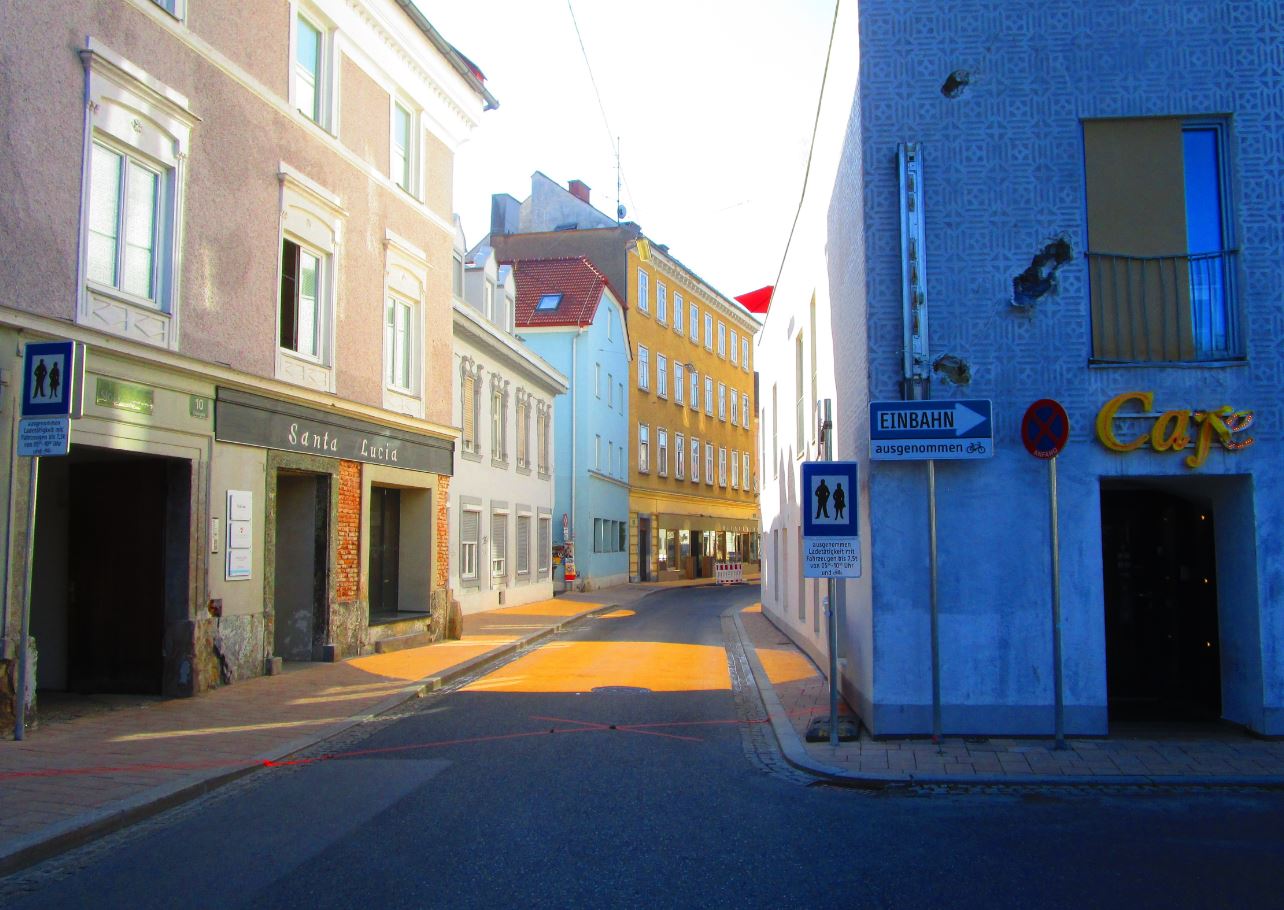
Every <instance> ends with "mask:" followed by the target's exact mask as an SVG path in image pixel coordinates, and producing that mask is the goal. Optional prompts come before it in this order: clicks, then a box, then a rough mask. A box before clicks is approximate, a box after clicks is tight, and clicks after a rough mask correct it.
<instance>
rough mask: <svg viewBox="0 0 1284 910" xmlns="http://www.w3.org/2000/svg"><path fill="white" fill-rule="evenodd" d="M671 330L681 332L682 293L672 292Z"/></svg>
mask: <svg viewBox="0 0 1284 910" xmlns="http://www.w3.org/2000/svg"><path fill="white" fill-rule="evenodd" d="M673 331H675V332H677V333H678V334H679V335H681V334H682V295H681V294H679V293H678V292H677V291H674V292H673Z"/></svg>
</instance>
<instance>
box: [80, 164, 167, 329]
mask: <svg viewBox="0 0 1284 910" xmlns="http://www.w3.org/2000/svg"><path fill="white" fill-rule="evenodd" d="M90 173H91V175H92V176H91V180H92V186H91V189H90V194H89V228H88V230H89V256H88V273H89V280H90V281H93V282H96V283H98V284H100V285H104V286H106V287H110V288H115V289H117V290H120V291H123V292H124V293H126V294H128V295H130V296H131V297H133V298H135V299H136V300H138V301H140V302H145V303H146V304H148V305H150V306H156V305H157V297H158V290H159V288H158V285H159V278H160V276H159V275H158V272H157V266H158V262H159V257H158V256H157V252H158V247H159V245H160V242H161V237H160V215H161V210H162V207H163V205H164V202H163V199H162V195H161V193H162V187H163V184H164V180H163V176H162V174H161V172H160V170H159V169H157V168H156V167H155V166H154V165H150V164H148V163H145V162H143V161H141V160H139V159H137V158H134V157H132V156H130V155H127V154H125V153H124V152H121V151H117V150H116V149H114V148H110V147H108V146H107V145H104V144H103V143H102V142H98V141H96V142H94V145H93V154H92V159H91V164H90Z"/></svg>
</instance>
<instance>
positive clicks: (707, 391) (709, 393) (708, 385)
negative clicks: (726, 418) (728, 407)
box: [704, 376, 713, 417]
mask: <svg viewBox="0 0 1284 910" xmlns="http://www.w3.org/2000/svg"><path fill="white" fill-rule="evenodd" d="M704 412H705V413H706V414H708V415H709V416H710V417H712V416H713V377H712V376H705V377H704Z"/></svg>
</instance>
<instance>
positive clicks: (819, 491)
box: [801, 461, 860, 578]
mask: <svg viewBox="0 0 1284 910" xmlns="http://www.w3.org/2000/svg"><path fill="white" fill-rule="evenodd" d="M856 467H857V466H856V462H854V461H806V462H803V466H802V491H803V496H802V497H801V498H802V503H801V506H802V510H803V523H802V526H803V577H804V578H860V529H859V526H858V524H857V521H856V507H857V502H856V493H857V490H858V489H859V488H858V487H857V485H856Z"/></svg>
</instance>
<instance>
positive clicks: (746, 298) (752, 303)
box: [736, 284, 776, 315]
mask: <svg viewBox="0 0 1284 910" xmlns="http://www.w3.org/2000/svg"><path fill="white" fill-rule="evenodd" d="M775 290H776V288H775V285H771V284H769V285H767V286H766V287H765V288H758V290H756V291H750V292H749V293H748V294H741V295H740V296H739V297H737V298H736V301H737V302H738V303H739V304H740V305H741V306H743V307H744V308H745V309H746V310H748V311H749V312H750V313H757V314H759V315H761V314H763V313H766V312H767V308H768V307H770V306H771V295H772V292H774V291H775Z"/></svg>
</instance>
